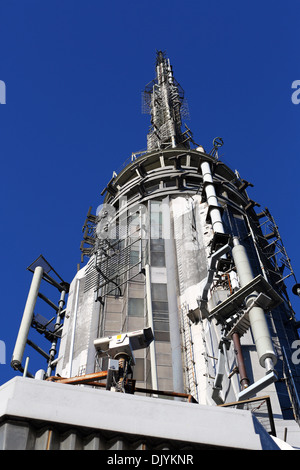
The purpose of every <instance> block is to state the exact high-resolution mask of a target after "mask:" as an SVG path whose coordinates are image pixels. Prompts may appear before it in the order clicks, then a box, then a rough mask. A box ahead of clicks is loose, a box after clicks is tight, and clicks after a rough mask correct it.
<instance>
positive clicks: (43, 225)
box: [0, 0, 300, 384]
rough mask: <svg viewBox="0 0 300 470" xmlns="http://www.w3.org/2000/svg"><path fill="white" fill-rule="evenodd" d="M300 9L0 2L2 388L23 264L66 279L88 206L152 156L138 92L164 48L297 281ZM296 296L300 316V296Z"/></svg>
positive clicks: (88, 0) (25, 278)
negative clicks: (0, 92)
mask: <svg viewBox="0 0 300 470" xmlns="http://www.w3.org/2000/svg"><path fill="white" fill-rule="evenodd" d="M299 13H300V5H299V2H297V1H293V0H290V1H289V2H279V1H275V2H274V1H268V0H265V1H264V2H259V1H257V0H253V1H251V2H250V1H244V2H240V1H231V0H228V1H226V2H224V1H211V2H207V1H206V2H204V1H201V0H197V1H193V0H186V1H185V2H182V1H178V0H172V1H165V0H160V1H156V0H155V1H152V2H150V3H149V2H144V1H141V0H140V1H137V0H134V1H130V0H128V1H127V2H123V1H120V0H114V1H113V2H104V1H102V0H85V1H82V0H81V1H79V0H52V1H51V2H50V1H43V2H41V1H40V0H26V1H24V0H0V18H1V28H0V43H1V60H0V80H3V81H4V82H5V84H6V104H5V105H3V106H1V107H0V155H1V169H2V171H1V221H2V223H1V232H0V233H1V247H2V250H1V251H2V253H1V261H2V269H1V287H2V302H1V305H2V309H1V310H2V311H1V326H2V328H1V333H0V340H1V341H3V342H4V343H5V345H6V364H0V384H1V383H4V382H5V381H7V380H8V379H10V378H12V377H13V376H14V375H15V372H14V371H13V370H12V369H11V367H10V365H9V363H10V359H11V355H12V351H13V346H14V341H15V339H16V336H17V332H18V328H19V323H20V320H21V315H22V313H23V309H24V305H25V301H26V297H27V293H28V289H29V285H30V282H31V274H30V273H29V272H28V271H27V270H26V267H27V266H28V265H29V264H30V263H31V262H32V261H33V260H34V259H35V258H37V257H38V256H39V255H40V254H41V253H42V254H43V255H44V256H45V257H46V258H47V259H48V261H49V262H50V263H51V264H52V265H53V266H54V268H55V269H56V270H57V271H58V273H59V274H60V275H61V276H62V277H63V278H64V279H65V280H66V281H69V282H70V281H71V280H72V278H73V277H74V275H75V273H76V267H77V263H78V262H79V261H80V251H79V245H80V241H81V237H82V233H81V228H82V225H83V222H84V219H85V215H86V213H87V210H88V208H89V206H90V205H92V206H93V209H94V210H95V209H96V207H97V206H98V205H99V204H100V203H101V201H102V198H101V196H100V193H101V191H102V189H103V188H104V187H105V186H106V182H107V181H108V180H109V179H110V178H111V176H112V172H113V171H114V170H116V171H117V170H118V168H120V166H121V165H122V163H123V162H124V161H125V160H126V159H127V158H128V157H129V156H130V155H131V153H132V152H135V151H139V150H142V149H145V148H146V134H147V131H148V127H149V124H150V123H149V116H147V115H143V114H141V92H142V90H143V89H144V86H145V85H146V84H147V83H148V82H150V81H151V80H152V78H154V75H155V70H154V63H155V51H156V50H157V49H162V50H165V51H166V52H167V54H168V56H169V57H170V60H171V63H172V65H173V69H174V74H175V77H176V79H177V80H178V82H179V83H180V84H181V86H182V87H183V88H184V90H185V93H186V97H187V100H188V103H189V111H190V120H189V121H187V124H188V125H189V127H190V128H191V130H192V131H193V134H194V139H195V140H196V142H198V143H199V144H202V145H203V146H204V147H205V148H206V149H207V150H208V151H209V150H210V149H211V147H212V141H213V139H214V137H216V136H221V137H222V138H223V140H224V146H223V147H222V151H221V155H222V156H221V159H222V160H223V161H224V162H225V163H226V164H228V165H229V166H230V167H231V168H233V169H237V170H238V171H239V172H240V174H241V177H242V178H245V179H246V180H248V181H250V182H252V183H253V184H254V188H252V189H250V190H249V195H250V197H251V198H252V199H254V200H255V201H257V202H258V203H260V204H261V206H262V207H265V206H267V207H268V208H269V209H270V211H271V213H272V214H273V216H274V217H275V219H276V222H277V224H278V226H279V230H280V233H281V236H282V239H283V241H284V244H285V247H286V249H287V252H288V254H289V256H290V258H291V261H292V265H293V268H294V271H295V274H296V276H297V277H298V279H300V256H299V249H298V246H299V229H300V221H299V184H298V181H299V169H300V164H299V147H300V135H299V124H300V104H299V105H295V104H293V103H292V100H291V96H292V92H293V90H292V88H291V85H292V82H293V81H295V80H300V63H299V50H298V49H299ZM43 291H46V292H47V293H48V289H46V288H45V289H44V290H43V289H42V292H43ZM49 296H50V297H51V298H52V299H53V300H54V301H57V300H58V298H57V292H56V291H55V290H54V291H51V293H49ZM291 300H292V302H293V306H294V309H295V310H296V312H298V317H299V318H300V299H299V298H296V297H295V296H294V295H293V294H291ZM43 308H44V306H43V304H41V305H40V307H39V310H38V313H41V314H44V315H45V316H46V315H47V312H46V309H44V310H43ZM31 354H32V353H31V352H30V365H32V368H33V369H32V370H33V371H34V370H35V359H34V357H33V356H34V354H32V356H31ZM30 365H29V369H31V367H30ZM40 367H45V365H44V363H43V360H42V363H41V365H40Z"/></svg>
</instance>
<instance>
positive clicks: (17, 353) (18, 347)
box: [11, 266, 44, 370]
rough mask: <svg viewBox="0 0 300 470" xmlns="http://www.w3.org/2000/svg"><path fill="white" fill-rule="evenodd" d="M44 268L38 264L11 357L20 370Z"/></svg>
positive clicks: (13, 365) (16, 367)
mask: <svg viewBox="0 0 300 470" xmlns="http://www.w3.org/2000/svg"><path fill="white" fill-rule="evenodd" d="M43 273H44V270H43V268H42V267H41V266H37V267H36V268H35V270H34V273H33V277H32V281H31V285H30V289H29V293H28V297H27V301H26V305H25V309H24V313H23V317H22V321H21V325H20V328H19V333H18V337H17V340H16V344H15V348H14V352H13V355H12V359H11V366H12V367H13V368H14V369H15V370H19V369H20V368H21V366H22V360H23V354H24V350H25V346H26V342H27V338H28V333H29V329H30V327H31V323H32V319H33V313H34V309H35V304H36V301H37V297H38V293H39V289H40V284H41V280H42V278H43Z"/></svg>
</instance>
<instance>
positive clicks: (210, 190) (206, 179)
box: [201, 162, 224, 233]
mask: <svg viewBox="0 0 300 470" xmlns="http://www.w3.org/2000/svg"><path fill="white" fill-rule="evenodd" d="M201 171H202V176H203V184H204V187H205V194H206V198H207V204H208V206H209V207H211V209H210V217H211V223H212V226H213V230H214V232H218V233H224V227H223V222H222V217H221V212H220V209H219V202H218V198H217V195H216V191H215V187H214V184H213V178H212V174H211V169H210V165H209V162H202V163H201Z"/></svg>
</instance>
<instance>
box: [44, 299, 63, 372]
mask: <svg viewBox="0 0 300 470" xmlns="http://www.w3.org/2000/svg"><path fill="white" fill-rule="evenodd" d="M65 296H66V291H65V290H63V291H61V294H60V300H59V303H58V312H57V315H56V322H55V325H54V331H55V330H56V329H58V328H59V327H60V322H61V312H62V310H63V308H64V305H65ZM56 345H57V337H55V338H54V339H53V341H52V344H51V348H50V351H49V356H50V358H49V361H48V369H47V377H50V375H51V373H52V367H53V366H52V361H53V360H54V358H55V354H56Z"/></svg>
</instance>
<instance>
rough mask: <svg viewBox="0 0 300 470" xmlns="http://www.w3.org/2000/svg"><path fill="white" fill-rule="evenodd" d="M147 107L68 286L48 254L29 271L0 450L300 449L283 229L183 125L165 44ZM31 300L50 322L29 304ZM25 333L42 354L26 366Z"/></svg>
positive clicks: (298, 387) (92, 218)
mask: <svg viewBox="0 0 300 470" xmlns="http://www.w3.org/2000/svg"><path fill="white" fill-rule="evenodd" d="M143 109H144V111H146V112H149V113H150V115H151V127H150V130H149V133H148V137H147V150H145V151H144V152H140V153H134V154H132V157H131V159H130V161H129V162H128V163H127V164H126V165H125V166H124V167H123V169H122V170H121V171H120V172H119V173H115V172H114V173H113V176H112V179H111V180H110V181H109V182H108V183H107V185H106V187H105V188H104V189H103V191H102V194H101V195H102V196H103V197H104V198H103V203H102V204H101V206H99V207H98V209H97V211H96V213H95V214H92V212H91V209H89V211H88V213H87V216H86V220H85V223H84V227H83V240H82V243H81V246H80V248H81V265H82V266H81V265H79V266H78V272H77V273H76V274H75V277H74V279H73V280H72V281H71V283H70V284H68V283H67V282H65V281H64V280H63V279H62V278H61V277H60V276H59V275H58V274H57V273H56V272H55V270H54V269H53V268H52V266H51V265H50V264H49V263H48V262H47V261H46V260H45V259H44V258H43V257H42V256H41V257H39V258H38V259H37V260H36V261H35V262H34V263H33V264H32V265H31V266H30V270H31V271H32V272H33V280H32V284H31V288H30V291H29V295H28V301H27V303H26V307H25V310H24V314H23V317H22V321H21V325H20V329H19V334H18V336H17V340H16V345H15V350H14V353H13V357H12V362H11V364H12V367H13V368H14V369H16V370H19V371H21V372H22V374H23V377H19V378H16V379H13V381H10V382H8V383H7V384H5V385H4V386H3V387H1V388H0V397H2V398H3V400H1V403H3V405H2V414H1V416H2V425H1V427H0V435H1V436H2V441H1V442H2V443H3V444H2V445H3V448H12V447H13V446H17V447H18V448H35V449H40V448H61V449H63V448H74V449H75V448H87V449H88V448H95V449H116V450H118V449H130V450H132V449H145V448H147V449H150V450H151V449H166V448H169V449H173V450H174V449H178V450H179V449H182V450H186V449H192V450H193V449H205V448H207V449H211V448H214V449H224V448H227V449H229V448H230V449H231V448H232V449H233V448H235V449H238V448H239V449H250V448H251V449H270V448H272V449H275V448H276V449H278V448H280V447H282V446H284V445H288V444H289V445H291V446H293V448H300V429H299V422H300V421H299V420H300V408H299V405H300V402H299V392H300V383H299V379H298V377H299V376H300V369H299V365H298V364H296V363H295V362H296V361H293V353H294V352H295V350H294V349H293V347H294V346H293V345H294V344H295V343H294V342H295V341H296V340H299V336H298V326H299V325H298V322H297V321H296V319H295V313H294V311H293V308H292V304H291V301H290V299H289V295H288V291H287V287H286V285H285V280H286V279H287V278H288V277H290V278H294V280H295V287H294V289H293V290H294V293H295V294H296V295H299V290H300V289H299V284H297V281H296V278H295V275H294V272H293V269H292V266H291V263H290V259H289V257H288V255H287V253H286V250H285V248H284V245H283V242H282V239H281V237H280V234H279V229H278V227H277V225H276V223H275V221H274V219H273V217H272V215H271V214H270V211H269V210H268V209H267V208H265V209H263V210H260V211H258V210H257V207H259V204H258V203H256V202H255V201H254V200H252V199H250V197H249V196H248V188H249V187H251V186H253V185H252V184H251V183H249V182H248V181H246V180H244V179H242V178H241V176H240V175H239V174H238V172H236V171H232V170H231V169H230V168H229V167H228V166H227V165H225V164H224V163H223V162H222V161H221V160H220V159H219V156H218V152H219V148H220V147H221V146H222V145H223V140H222V139H221V138H216V139H215V140H214V142H213V144H212V149H211V150H210V151H209V152H206V151H205V149H204V148H203V147H202V146H200V145H197V144H196V143H195V142H194V140H193V136H192V133H191V131H190V130H189V129H188V128H187V126H185V127H184V125H183V119H184V116H185V115H186V113H187V105H186V102H185V99H184V93H183V90H182V88H181V87H180V85H179V84H178V83H177V82H176V80H175V78H174V76H173V71H172V67H171V65H170V61H169V59H168V58H167V57H166V55H165V53H163V52H161V51H159V52H158V53H157V57H156V78H155V80H153V81H152V82H150V84H148V85H147V86H146V88H145V91H144V94H143ZM44 281H45V282H47V283H50V284H51V285H52V286H54V287H55V288H56V289H57V290H58V292H59V296H58V300H57V303H56V304H55V302H53V301H52V300H50V299H48V298H47V297H45V296H44V295H43V294H41V292H40V285H41V283H42V282H44ZM38 298H39V299H41V300H42V301H43V302H46V303H48V304H49V305H50V306H51V307H52V308H53V309H54V311H55V314H54V317H53V318H52V319H48V318H44V317H42V316H41V315H38V314H36V313H35V306H36V302H37V300H38ZM32 327H33V328H35V329H36V330H37V331H38V332H39V333H41V334H42V335H43V336H44V337H45V338H47V339H48V340H49V341H50V344H51V346H50V351H49V353H48V352H46V351H44V350H42V349H41V348H40V347H39V346H38V345H36V344H35V343H33V342H32V341H31V340H30V339H29V336H28V335H29V332H30V328H32ZM28 342H29V344H30V345H31V346H32V347H33V348H34V349H35V350H37V351H38V352H39V353H40V354H41V356H42V357H43V358H44V359H45V360H46V367H44V368H43V369H40V370H38V371H37V372H35V373H31V372H29V371H28V361H26V360H25V361H24V359H25V358H24V351H25V346H26V343H28ZM21 390H22V392H21ZM24 404H25V405H26V406H22V405H24ZM116 416H118V417H119V418H120V417H121V419H116ZM100 417H101V418H100ZM201 422H202V423H203V422H205V428H204V427H203V426H202V425H201ZM229 428H230V429H231V432H230V433H228V432H227V429H229ZM1 433H2V434H1ZM20 435H22V436H21V437H20ZM283 441H287V443H288V444H283Z"/></svg>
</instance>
